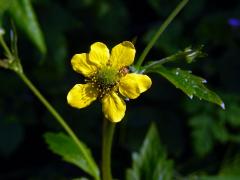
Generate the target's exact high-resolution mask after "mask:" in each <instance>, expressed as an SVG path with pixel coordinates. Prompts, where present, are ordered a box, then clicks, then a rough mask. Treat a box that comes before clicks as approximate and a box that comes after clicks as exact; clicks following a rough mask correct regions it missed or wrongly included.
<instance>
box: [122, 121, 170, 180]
mask: <svg viewBox="0 0 240 180" xmlns="http://www.w3.org/2000/svg"><path fill="white" fill-rule="evenodd" d="M132 166H133V167H132V168H131V169H128V170H127V180H141V179H142V180H145V179H152V180H159V179H164V180H168V179H172V175H173V164H172V161H169V160H167V154H166V152H165V150H164V148H163V147H162V145H161V143H160V139H159V136H158V132H157V128H156V126H155V125H154V124H152V125H151V127H150V128H149V130H148V133H147V135H146V137H145V140H144V142H143V144H142V147H141V150H140V153H134V154H133V165H132Z"/></svg>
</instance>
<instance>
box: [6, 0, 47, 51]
mask: <svg viewBox="0 0 240 180" xmlns="http://www.w3.org/2000/svg"><path fill="white" fill-rule="evenodd" d="M9 13H10V14H11V16H12V18H13V19H14V22H15V23H16V24H17V25H18V26H19V27H20V28H21V29H22V30H23V31H24V32H25V33H26V34H27V35H28V37H29V38H30V40H31V41H32V42H33V44H35V45H36V47H37V48H38V49H39V51H40V52H41V53H42V54H45V53H46V51H47V48H46V44H45V41H44V37H43V33H42V31H41V28H40V26H39V24H38V21H37V18H36V15H35V13H34V10H33V8H32V5H31V3H30V0H17V1H13V2H12V3H11V6H10V8H9Z"/></svg>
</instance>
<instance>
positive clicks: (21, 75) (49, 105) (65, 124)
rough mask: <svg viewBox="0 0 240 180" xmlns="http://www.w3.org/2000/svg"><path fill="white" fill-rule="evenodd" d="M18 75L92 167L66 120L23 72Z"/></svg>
mask: <svg viewBox="0 0 240 180" xmlns="http://www.w3.org/2000/svg"><path fill="white" fill-rule="evenodd" d="M17 74H18V76H19V77H20V78H21V79H22V80H23V81H24V83H25V84H26V85H27V86H28V87H29V89H30V90H31V91H32V92H33V94H34V95H36V96H37V97H38V99H39V100H40V101H41V102H42V104H43V105H44V106H45V107H46V108H47V110H48V111H49V112H50V113H51V114H52V115H53V117H54V118H55V119H56V120H57V121H58V122H59V124H61V126H62V127H63V128H64V130H65V131H66V132H67V133H68V135H69V136H70V137H71V138H72V139H73V141H74V142H75V143H76V145H77V146H78V148H79V149H80V150H81V151H82V152H83V155H84V156H85V158H86V161H87V162H88V163H89V165H90V166H91V167H92V169H94V164H93V163H92V161H91V160H90V159H89V158H88V155H87V152H86V150H85V148H84V147H83V146H82V144H81V143H80V141H79V139H78V137H77V136H76V134H75V133H74V132H73V130H72V129H71V128H70V127H69V125H68V124H67V123H66V121H65V120H64V119H63V118H62V116H61V115H60V114H59V113H58V112H57V111H56V110H55V109H54V107H53V106H52V105H51V104H50V103H49V102H48V101H47V100H46V99H45V98H44V97H43V95H42V94H41V93H40V92H39V90H38V89H37V88H36V87H35V86H34V85H33V84H32V82H31V81H30V80H29V79H28V77H27V76H26V75H25V74H24V73H18V72H17ZM94 178H95V179H96V180H99V177H98V176H96V177H94Z"/></svg>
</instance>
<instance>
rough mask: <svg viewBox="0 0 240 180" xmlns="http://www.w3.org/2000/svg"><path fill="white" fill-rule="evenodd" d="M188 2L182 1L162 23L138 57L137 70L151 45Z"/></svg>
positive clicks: (186, 0)
mask: <svg viewBox="0 0 240 180" xmlns="http://www.w3.org/2000/svg"><path fill="white" fill-rule="evenodd" d="M187 2H188V0H182V1H181V2H180V3H179V4H178V5H177V7H176V8H175V9H174V10H173V12H172V13H171V14H170V15H169V16H168V18H167V19H166V20H165V21H164V22H163V24H162V25H161V26H160V27H159V29H158V31H157V32H156V34H155V35H154V36H153V37H152V39H151V41H150V42H149V43H148V45H147V46H146V48H145V49H144V50H143V52H142V54H141V55H140V57H139V59H138V61H137V63H136V66H135V67H136V68H137V69H139V68H140V66H141V65H142V63H143V61H144V59H145V58H146V56H147V54H148V53H149V51H150V50H151V49H152V47H153V45H154V44H155V43H156V41H157V40H158V38H159V37H160V35H161V34H162V33H163V32H164V30H165V29H166V28H167V27H168V25H169V24H170V23H171V22H172V21H173V19H174V18H175V17H176V16H177V14H178V13H179V12H180V11H181V10H182V9H183V7H184V6H185V5H186V4H187Z"/></svg>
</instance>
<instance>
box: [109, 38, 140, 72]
mask: <svg viewBox="0 0 240 180" xmlns="http://www.w3.org/2000/svg"><path fill="white" fill-rule="evenodd" d="M135 53H136V50H135V48H134V45H133V44H132V43H131V42H129V41H124V42H122V43H121V44H118V45H116V46H115V47H113V49H112V52H111V57H110V64H111V65H112V66H113V67H116V68H118V69H120V68H122V67H124V66H129V65H131V64H132V63H133V61H134V57H135Z"/></svg>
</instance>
